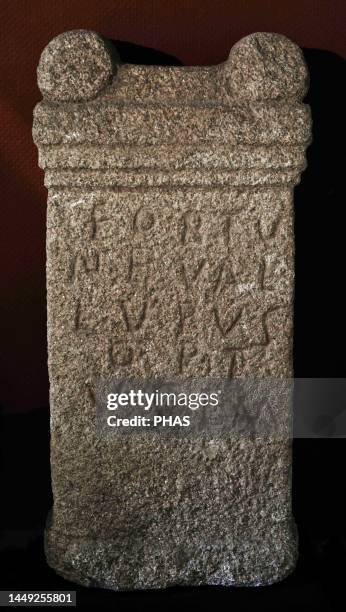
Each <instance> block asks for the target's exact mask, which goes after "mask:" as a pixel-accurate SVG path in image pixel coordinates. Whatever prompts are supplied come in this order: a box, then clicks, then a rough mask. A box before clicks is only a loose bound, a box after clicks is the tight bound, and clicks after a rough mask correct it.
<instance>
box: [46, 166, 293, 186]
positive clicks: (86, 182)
mask: <svg viewBox="0 0 346 612" xmlns="http://www.w3.org/2000/svg"><path fill="white" fill-rule="evenodd" d="M299 178H300V168H293V169H289V170H287V169H281V170H263V169H261V170H258V169H256V170H243V169H242V170H241V171H221V170H214V171H210V170H208V171H196V170H182V171H170V172H162V171H152V170H145V171H131V170H128V171H124V170H123V171H121V170H119V171H111V170H110V171H109V170H104V171H100V170H98V171H97V170H80V169H79V170H75V171H74V170H57V171H52V170H47V171H46V173H45V186H46V187H48V188H50V187H81V188H90V187H91V188H102V187H104V188H107V187H131V188H136V187H161V186H172V187H179V186H189V187H195V186H196V187H198V186H202V187H203V186H208V187H214V186H234V187H242V186H248V185H249V186H257V185H258V186H263V185H285V184H286V185H292V186H293V185H295V184H297V183H298V182H299Z"/></svg>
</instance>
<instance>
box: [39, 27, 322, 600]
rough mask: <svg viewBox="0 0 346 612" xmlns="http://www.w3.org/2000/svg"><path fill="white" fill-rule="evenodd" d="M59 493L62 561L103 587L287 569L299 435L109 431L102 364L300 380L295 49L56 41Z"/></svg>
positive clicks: (54, 367) (59, 566) (282, 42)
mask: <svg viewBox="0 0 346 612" xmlns="http://www.w3.org/2000/svg"><path fill="white" fill-rule="evenodd" d="M38 84H39V87H40V90H41V92H42V95H43V101H42V102H40V103H39V104H38V105H37V106H36V108H35V112H34V126H33V137H34V141H35V143H36V144H37V146H38V150H39V165H40V166H41V168H43V169H44V171H45V185H46V187H47V188H48V215H47V302H48V349H49V376H50V400H51V466H52V486H53V494H54V508H53V511H52V515H51V517H50V519H49V521H48V525H47V530H46V554H47V559H48V562H49V564H50V565H51V566H52V567H54V568H55V569H56V571H57V572H59V573H60V574H62V575H63V576H65V577H66V578H68V579H70V580H73V581H75V582H78V583H81V584H84V585H93V586H99V587H106V588H110V589H143V588H159V587H166V586H170V585H176V584H180V585H197V584H213V585H238V586H239V585H263V584H270V583H272V582H275V581H277V580H280V579H282V578H284V577H285V576H286V575H287V574H288V573H289V572H291V571H292V569H293V568H294V565H295V562H296V557H297V538H296V529H295V524H294V520H293V518H292V514H291V445H290V441H289V440H272V439H270V438H268V439H263V438H254V439H246V440H243V439H239V438H234V437H233V438H227V436H225V437H224V438H222V439H219V440H209V441H208V440H201V441H199V440H197V439H187V440H182V439H169V440H167V439H161V438H155V439H153V440H148V439H141V437H140V436H137V437H134V438H132V437H131V436H130V437H128V438H124V437H120V438H119V437H118V438H117V437H113V438H110V439H108V438H107V439H103V438H100V436H99V435H98V434H97V431H96V427H95V385H96V381H97V379H98V378H99V377H100V376H118V377H121V378H123V377H128V376H137V377H143V378H148V377H151V378H153V377H156V376H161V377H162V376H178V377H179V376H181V377H184V376H205V377H208V376H221V377H232V378H233V377H251V376H259V377H271V376H272V377H276V378H290V377H292V376H293V370H292V316H293V283H294V235H293V188H294V186H295V185H296V184H297V183H298V182H299V179H300V174H301V172H302V170H303V169H304V167H305V149H306V147H307V145H308V144H309V142H310V137H311V121H310V113H309V108H308V107H307V106H306V105H305V104H303V103H302V99H303V97H304V95H305V93H306V90H307V84H308V74H307V69H306V65H305V63H304V59H303V56H302V53H301V51H300V49H299V48H298V47H297V46H296V45H295V44H294V43H292V42H291V41H290V40H288V39H287V38H286V37H284V36H282V35H278V34H268V33H257V34H251V35H250V36H247V37H246V38H244V39H242V40H240V41H239V42H238V43H237V44H236V45H235V46H234V47H233V48H232V49H231V52H230V56H229V58H228V60H227V61H225V62H224V63H223V64H220V65H217V66H208V67H205V66H199V67H161V66H140V65H126V64H122V63H121V61H120V59H119V57H118V54H117V52H116V49H115V48H114V47H112V45H111V44H110V43H109V42H108V41H107V40H105V39H103V38H102V37H101V36H99V35H98V34H96V33H94V32H89V31H84V30H79V31H72V32H66V33H64V34H61V35H59V36H58V37H57V38H55V39H54V40H52V41H51V42H50V43H49V44H48V46H47V47H46V48H45V49H44V51H43V53H42V56H41V59H40V63H39V66H38Z"/></svg>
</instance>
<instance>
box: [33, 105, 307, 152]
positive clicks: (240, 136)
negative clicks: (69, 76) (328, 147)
mask: <svg viewBox="0 0 346 612" xmlns="http://www.w3.org/2000/svg"><path fill="white" fill-rule="evenodd" d="M310 128H311V121H310V111H309V108H308V107H307V106H306V105H304V104H295V105H289V104H278V103H270V104H268V103H266V104H259V103H257V104H251V105H250V106H244V105H238V106H232V107H231V108H230V109H228V110H224V109H223V108H219V107H217V106H216V107H214V108H200V109H198V110H197V109H195V108H193V107H183V108H179V107H175V106H170V107H142V106H138V105H137V106H136V105H135V106H125V105H118V106H116V105H114V104H111V105H109V104H106V105H100V104H97V105H93V104H90V103H89V104H84V103H83V104H64V105H56V104H52V103H46V102H43V103H40V104H38V105H37V106H36V108H35V111H34V126H33V137H34V141H35V142H36V144H37V145H39V146H40V145H42V144H45V145H48V144H69V145H74V144H84V143H85V144H94V145H99V146H101V145H104V144H105V145H121V144H122V145H125V144H133V145H134V144H135V145H160V144H177V145H179V144H180V145H181V144H184V143H186V144H189V145H192V144H197V143H203V142H205V143H212V142H214V143H220V144H228V145H239V144H248V145H253V144H254V143H256V144H258V145H261V144H264V145H270V144H279V143H280V144H281V145H286V144H292V145H294V144H307V143H308V142H309V140H310Z"/></svg>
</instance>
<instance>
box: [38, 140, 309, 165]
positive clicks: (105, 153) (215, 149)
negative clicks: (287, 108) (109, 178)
mask: <svg viewBox="0 0 346 612" xmlns="http://www.w3.org/2000/svg"><path fill="white" fill-rule="evenodd" d="M39 165H40V167H41V168H43V169H45V170H46V169H56V168H61V169H66V170H68V169H81V170H83V169H90V170H103V169H113V170H115V169H125V170H129V169H136V170H147V169H148V170H150V169H158V170H162V171H165V170H188V169H196V170H198V169H207V170H212V169H213V168H216V169H218V170H224V171H227V170H228V171H230V170H238V169H241V168H246V169H261V168H265V169H268V170H271V169H275V168H278V169H286V168H287V169H289V168H300V169H303V168H304V167H305V147H303V146H301V145H300V146H289V145H287V146H285V147H282V146H264V145H262V146H249V145H248V146H244V145H238V146H233V147H232V146H228V145H219V144H214V143H210V144H209V145H201V144H198V145H193V146H190V145H176V146H174V147H168V146H167V145H157V146H136V145H133V146H128V145H127V146H126V145H124V146H113V147H107V146H102V147H96V146H92V145H41V146H40V148H39Z"/></svg>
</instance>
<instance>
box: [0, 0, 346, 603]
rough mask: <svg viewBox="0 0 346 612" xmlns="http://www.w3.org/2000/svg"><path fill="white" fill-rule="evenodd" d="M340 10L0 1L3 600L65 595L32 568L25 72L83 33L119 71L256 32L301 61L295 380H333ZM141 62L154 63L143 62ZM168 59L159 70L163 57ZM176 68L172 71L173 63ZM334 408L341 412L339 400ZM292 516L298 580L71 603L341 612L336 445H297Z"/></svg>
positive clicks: (34, 414)
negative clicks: (106, 42) (307, 128)
mask: <svg viewBox="0 0 346 612" xmlns="http://www.w3.org/2000/svg"><path fill="white" fill-rule="evenodd" d="M345 7H346V4H345V3H344V2H342V1H341V0H340V1H339V0H336V1H335V0H334V1H330V0H327V1H304V0H303V1H300V2H299V1H296V0H294V1H291V2H284V1H280V0H276V1H272V2H270V1H261V2H255V1H247V2H240V1H235V2H232V1H227V2H226V1H219V2H218V1H217V0H214V1H213V2H212V1H211V0H200V1H199V2H197V1H196V0H181V1H174V0H171V1H169V0H158V1H145V0H143V1H130V0H123V1H118V2H116V1H110V0H98V1H95V2H91V1H87V0H84V1H80V0H54V1H49V0H47V1H43V0H12V1H10V0H0V26H1V33H0V61H1V73H0V82H1V88H0V121H1V148H0V151H1V163H0V172H1V189H0V196H1V207H2V215H1V229H3V230H4V231H3V235H2V236H1V240H0V248H1V257H0V261H1V275H0V291H1V293H0V305H1V306H0V307H1V309H2V312H1V316H0V322H1V323H0V324H1V328H2V329H1V369H0V384H1V395H0V401H1V408H2V419H1V424H0V425H1V429H0V433H1V438H2V439H1V491H2V494H3V496H4V497H3V503H2V504H1V507H0V511H1V523H0V526H1V528H2V535H1V538H0V589H11V588H13V589H15V588H17V589H30V590H34V589H40V590H42V589H54V588H55V589H70V588H71V589H72V588H75V587H74V585H71V584H70V583H67V582H65V581H64V580H62V579H60V578H59V577H58V576H56V575H55V573H54V572H53V571H52V570H50V569H49V568H48V567H47V565H46V563H45V560H44V555H43V547H42V529H43V526H44V521H45V517H46V514H47V511H48V509H49V507H50V505H51V503H52V500H51V491H50V475H49V411H48V377H47V365H46V364H47V355H46V304H45V209H46V190H45V189H44V187H43V173H42V171H41V170H40V169H39V168H38V167H37V151H36V148H35V146H34V145H33V143H32V139H31V124H32V110H33V107H34V105H35V104H36V102H38V101H39V99H40V94H39V91H38V89H37V86H36V74H35V72H36V66H37V63H38V59H39V56H40V53H41V51H42V49H43V48H44V46H45V45H46V44H47V43H48V42H49V40H51V38H53V37H54V36H56V35H57V34H59V33H60V32H62V31H66V30H69V29H74V28H88V29H93V30H96V31H99V32H100V33H101V34H103V35H105V36H107V37H109V38H111V39H113V40H117V41H128V42H130V43H135V44H136V45H137V46H136V47H134V46H131V45H126V44H119V43H118V48H119V52H120V55H121V57H122V59H123V61H133V62H137V63H175V62H176V63H179V60H180V61H181V62H182V63H183V64H213V63H218V62H221V61H224V60H225V59H226V58H227V56H228V54H229V50H230V48H231V46H232V45H233V44H234V43H235V42H236V41H237V40H239V38H241V37H242V36H244V35H247V34H249V33H251V32H255V31H275V32H280V33H283V34H285V35H287V36H289V37H290V38H292V39H293V40H294V41H295V42H297V43H298V44H299V45H300V46H301V47H303V49H304V54H305V58H306V61H307V63H308V66H309V71H310V78H311V83H310V90H309V94H308V96H307V98H306V102H307V103H308V104H310V106H311V109H312V117H313V123H314V125H313V139H314V140H313V144H312V146H311V147H310V148H309V150H308V154H307V157H308V168H307V170H306V171H305V172H304V174H303V175H302V180H301V184H300V185H299V186H298V187H297V188H296V190H295V204H296V206H295V211H296V219H295V231H296V292H295V337H294V366H295V375H296V376H297V377H334V378H335V377H346V357H345V346H346V342H345V340H346V338H345V321H344V318H345V312H346V308H345V299H344V294H345V289H344V288H345V242H346V230H345V228H346V223H345V221H346V214H345V208H344V207H345V203H344V197H343V191H342V183H343V178H344V173H345V168H346V166H345V156H344V148H345V131H344V114H345V95H344V89H345V65H344V62H343V60H342V58H341V56H342V55H344V53H345V47H346V40H345V34H344V31H345V16H346V10H345ZM143 47H150V48H153V49H156V50H159V51H161V52H162V53H155V52H153V51H150V50H148V49H145V48H143ZM164 54H168V55H164ZM172 56H173V57H172ZM345 401H346V398H345ZM293 450H294V464H293V497H294V499H293V506H294V514H295V517H296V520H297V523H298V527H299V532H300V560H299V563H298V567H297V570H296V571H295V572H294V574H293V575H292V576H290V577H289V578H288V579H286V580H285V581H283V582H282V583H280V584H278V585H275V586H272V587H264V588H258V589H222V588H203V589H178V588H177V589H170V590H168V591H167V592H162V593H139V594H138V593H137V594H114V593H112V592H107V591H99V590H96V589H82V588H80V589H78V601H79V602H80V603H84V604H90V605H97V604H98V605H105V606H111V607H119V606H121V607H123V608H125V609H127V608H130V606H134V607H135V608H136V609H145V608H146V607H153V606H154V607H155V605H157V606H160V607H161V606H162V605H167V604H169V603H171V604H173V605H180V604H182V603H184V604H187V605H193V604H202V603H207V604H209V605H213V606H218V605H219V604H220V605H221V604H226V605H227V606H230V607H232V606H233V607H234V609H236V610H247V609H250V608H251V609H252V608H253V606H260V607H262V606H263V607H265V608H266V609H267V610H274V609H275V610H277V609H278V608H286V607H287V608H288V609H292V608H293V607H294V608H297V609H302V610H336V609H344V605H342V600H343V584H344V582H345V577H344V575H345V567H346V527H345V520H346V503H345V497H346V496H345V490H346V484H345V477H344V472H345V466H346V461H345V458H346V453H345V440H327V439H322V440H295V441H294V446H293Z"/></svg>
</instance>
